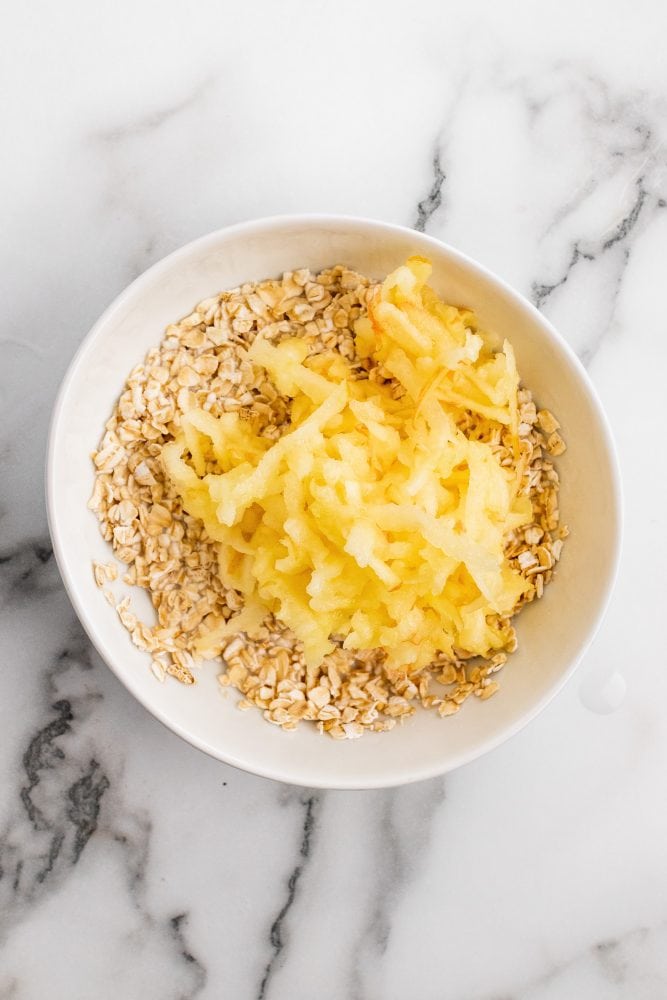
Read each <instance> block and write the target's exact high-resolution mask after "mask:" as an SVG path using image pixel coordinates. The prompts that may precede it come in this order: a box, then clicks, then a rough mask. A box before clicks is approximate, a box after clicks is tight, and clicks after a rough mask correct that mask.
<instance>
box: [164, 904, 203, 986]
mask: <svg viewBox="0 0 667 1000" xmlns="http://www.w3.org/2000/svg"><path fill="white" fill-rule="evenodd" d="M187 922H188V915H187V913H179V914H177V915H176V916H175V917H172V918H171V920H170V921H169V926H170V928H171V933H172V937H173V939H174V942H175V944H176V947H177V948H178V949H179V954H180V956H181V958H182V960H183V961H184V962H185V963H186V964H187V965H189V966H190V967H191V969H192V973H193V978H194V983H193V986H192V989H191V990H190V991H189V992H188V994H187V996H186V995H182V996H181V997H180V998H179V1000H192V998H194V997H196V996H197V994H198V993H201V991H202V990H203V989H204V987H205V986H206V980H207V979H208V974H207V972H206V969H205V967H204V966H203V965H202V963H201V962H200V961H199V959H198V958H196V957H195V955H193V953H192V951H191V950H190V947H189V945H188V944H187V941H186V939H185V927H186V926H187Z"/></svg>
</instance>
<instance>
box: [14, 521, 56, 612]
mask: <svg viewBox="0 0 667 1000" xmlns="http://www.w3.org/2000/svg"><path fill="white" fill-rule="evenodd" d="M61 587H62V584H61V582H60V576H59V574H58V571H57V569H56V567H55V560H54V559H53V549H52V548H51V542H50V541H49V539H47V538H32V539H28V540H27V541H24V542H22V543H21V544H20V545H16V546H14V547H13V548H11V549H6V550H5V551H3V552H0V608H1V607H3V606H4V605H6V604H8V603H9V602H10V601H11V600H15V599H17V600H20V601H23V600H26V599H28V598H30V597H31V596H33V595H35V594H41V593H48V592H50V591H53V590H60V589H61Z"/></svg>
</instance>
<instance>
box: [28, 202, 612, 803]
mask: <svg viewBox="0 0 667 1000" xmlns="http://www.w3.org/2000/svg"><path fill="white" fill-rule="evenodd" d="M294 225H301V226H304V227H306V228H310V227H312V228H317V227H324V226H327V225H331V226H337V227H340V226H345V225H350V226H357V227H358V226H361V227H366V228H368V229H369V230H375V231H376V232H377V233H385V234H391V233H397V234H401V235H403V236H406V235H408V236H411V237H413V238H415V239H418V240H419V241H420V242H421V243H422V245H424V244H425V245H426V246H428V245H431V246H432V247H433V248H434V249H435V250H437V251H438V252H439V253H440V252H442V251H443V250H444V251H445V252H446V253H447V254H448V255H449V256H450V257H451V258H452V259H453V260H455V261H456V262H457V263H459V264H461V265H462V266H463V267H464V268H467V269H469V270H470V271H472V272H473V273H476V274H478V275H479V276H480V277H481V278H483V279H484V280H485V281H486V282H487V283H488V284H489V285H490V286H492V287H494V289H495V290H496V291H497V293H498V294H499V295H500V296H501V297H504V298H505V299H506V300H509V301H511V302H512V303H513V304H514V305H516V306H517V307H519V308H520V309H523V310H527V311H528V314H529V315H532V318H533V320H534V321H535V322H536V323H537V324H538V325H539V326H540V328H541V330H542V332H543V333H544V334H545V335H546V336H547V337H548V338H549V340H550V341H551V342H552V344H553V345H555V347H556V348H557V349H558V350H559V351H561V352H562V353H563V354H564V355H565V356H566V358H567V360H568V361H569V362H570V364H571V366H572V367H573V368H574V370H575V372H576V373H577V375H578V377H579V379H580V381H581V383H582V385H583V387H584V389H585V391H586V393H587V395H588V397H589V399H590V402H591V404H592V406H593V408H594V409H595V411H596V414H597V417H598V420H599V424H600V430H601V442H602V444H603V445H604V448H605V452H606V459H607V463H608V466H609V471H610V477H611V482H612V487H613V495H612V497H611V498H610V500H611V510H612V515H613V517H614V537H613V542H614V552H613V560H612V564H611V568H610V571H609V573H608V576H607V580H606V582H605V586H604V590H603V592H602V595H601V598H600V601H599V607H598V610H597V613H596V615H595V616H594V617H593V618H592V619H591V621H590V623H589V625H588V628H587V629H586V633H585V636H584V639H583V640H582V642H581V644H580V646H579V649H578V651H577V654H576V655H575V656H574V657H572V659H571V661H570V663H569V664H568V667H567V669H566V670H564V671H563V672H562V674H561V675H559V677H558V679H557V680H556V681H555V682H554V683H553V684H552V685H551V687H549V688H548V689H547V690H546V691H545V693H544V694H543V695H542V696H541V698H539V699H538V700H537V701H536V702H535V703H534V704H533V705H532V706H531V708H530V709H528V710H527V711H525V712H524V713H523V714H522V715H521V716H520V717H519V718H518V719H517V720H515V721H514V722H513V723H512V724H511V725H508V726H506V727H505V728H504V729H503V730H501V731H500V732H499V733H496V734H494V735H491V736H489V737H487V738H486V739H482V740H480V741H479V742H478V743H477V744H475V746H474V747H473V748H472V749H470V750H468V751H462V752H460V753H458V754H457V755H456V756H454V757H453V759H451V760H450V761H447V762H446V763H443V764H437V763H436V764H428V765H423V766H419V765H418V764H415V765H413V766H412V768H411V772H410V774H409V775H408V776H405V775H399V776H396V775H392V774H391V773H389V774H387V775H386V777H384V776H383V777H382V778H381V779H377V778H374V779H373V780H372V781H369V780H367V779H361V780H358V781H355V780H354V776H351V777H348V778H346V779H345V780H344V781H340V780H336V779H335V777H333V778H332V777H329V776H326V775H325V776H323V777H322V779H320V780H312V779H310V783H309V785H308V786H307V787H313V788H322V789H327V788H329V789H350V790H352V789H359V790H361V789H368V788H390V787H396V786H398V785H403V784H411V783H413V782H416V781H424V780H427V779H428V778H434V777H437V776H440V775H443V774H446V773H448V772H450V771H452V770H455V769H456V768H458V767H461V766H463V765H464V764H468V763H471V762H472V761H473V760H477V758H479V757H481V756H483V755H484V754H486V753H488V752H489V751H490V750H493V749H495V748H496V747H498V746H500V745H501V744H503V743H505V742H506V741H507V740H509V739H511V738H512V737H513V736H515V735H516V734H517V733H518V732H520V731H521V730H523V729H524V728H525V727H526V726H528V725H529V724H530V723H531V722H533V720H534V719H535V718H537V716H538V715H539V714H540V713H541V712H543V711H544V709H545V708H546V707H547V705H548V704H549V703H550V702H551V701H552V700H553V699H554V698H555V697H556V695H557V694H558V693H559V692H560V691H561V690H562V689H563V687H564V686H565V684H566V683H567V682H568V681H569V680H570V679H571V677H572V676H573V674H574V672H575V670H576V669H577V667H578V666H579V665H580V663H581V661H582V659H583V657H584V656H585V654H586V652H587V651H588V649H589V648H590V646H591V643H592V642H593V640H594V638H595V636H596V635H597V632H598V630H599V628H600V625H601V624H602V620H603V618H604V616H605V614H606V611H607V608H608V606H609V602H610V599H611V596H612V593H613V590H614V586H615V583H616V580H617V577H618V572H619V565H620V559H621V550H622V537H623V488H622V479H621V472H620V464H619V459H618V452H617V449H616V444H615V441H614V438H613V435H612V431H611V426H610V423H609V420H608V418H607V415H606V413H605V411H604V408H603V406H602V402H601V400H600V397H599V395H598V392H597V389H596V388H595V386H594V384H593V382H592V380H591V378H590V376H589V374H588V372H587V371H586V369H585V367H584V365H583V364H582V362H581V360H580V359H579V357H578V356H577V354H576V353H575V352H574V350H573V349H572V348H571V347H570V345H569V344H568V343H567V341H566V340H565V339H564V338H563V337H562V336H561V334H560V333H558V331H557V330H556V328H555V327H554V326H553V325H552V324H551V322H550V321H549V320H548V319H547V318H546V317H545V316H543V315H542V313H541V312H539V310H538V309H537V308H536V307H535V306H534V305H533V304H532V303H531V302H530V301H529V300H528V299H527V298H526V297H525V296H523V295H522V294H521V293H520V292H518V291H516V290H515V289H514V288H512V286H511V285H509V284H508V283H507V282H506V281H505V280H504V279H503V278H500V277H499V276H498V275H496V274H495V273H494V272H492V271H491V270H489V269H488V268H487V267H485V266H484V265H483V264H480V263H478V261H476V260H474V259H473V258H472V257H469V256H468V255H467V254H464V253H462V252H461V251H460V250H457V249H456V248H455V247H452V246H451V245H450V244H448V243H445V242H444V241H443V240H439V239H437V238H436V237H434V236H430V235H428V234H426V233H422V232H418V231H417V230H414V229H411V228H410V227H408V226H401V225H397V224H395V223H389V222H383V221H382V220H380V219H372V218H367V217H364V216H355V215H346V214H332V213H295V214H278V215H269V216H263V217H261V218H258V219H252V220H248V221H245V222H239V223H235V224H233V225H229V226H223V227H222V228H220V229H216V230H214V231H212V232H210V233H206V234H205V235H203V236H199V237H197V238H195V239H194V240H190V241H189V242H188V243H185V244H184V245H183V246H181V247H179V248H177V249H176V250H173V251H172V252H171V253H169V254H167V255H166V256H165V257H162V258H161V259H160V260H158V261H156V263H154V264H152V265H151V266H150V267H149V268H147V269H146V270H145V271H143V272H142V273H141V274H139V275H138V276H137V277H136V278H135V279H133V281H131V282H130V283H129V284H128V285H127V286H126V287H125V288H124V289H123V290H122V291H121V292H120V293H119V294H118V295H117V296H116V297H115V298H114V299H113V300H112V301H111V302H110V303H109V305H108V306H107V307H106V309H105V310H104V311H103V312H102V314H101V315H100V317H99V318H98V319H97V320H96V322H95V323H94V324H93V326H92V327H91V328H90V330H89V331H88V333H87V334H86V335H85V337H84V338H83V340H82V341H81V343H80V344H79V346H78V348H77V350H76V351H75V353H74V355H73V357H72V359H71V361H70V363H69V365H68V367H67V370H66V372H65V375H64V376H63V378H62V381H61V383H60V387H59V389H58V393H57V395H56V399H55V402H54V405H53V409H52V412H51V418H50V425H49V432H48V443H47V451H46V463H45V493H46V513H47V522H48V528H49V533H50V536H51V542H52V545H53V552H54V555H55V559H56V563H57V566H58V569H59V572H60V575H61V578H62V581H63V584H64V587H65V590H66V593H67V595H68V597H69V600H70V602H71V604H72V606H73V608H74V611H75V613H76V615H77V617H78V619H79V621H80V623H81V625H82V627H83V628H84V630H85V632H86V634H87V635H88V638H89V639H90V641H91V643H92V644H93V646H94V648H95V649H96V650H97V652H98V654H99V655H100V657H101V658H102V660H103V661H104V663H105V665H106V666H107V667H108V668H109V669H110V670H111V671H112V672H113V673H114V674H115V676H116V677H117V678H118V680H119V681H120V682H121V683H122V684H123V686H124V687H125V688H127V690H128V691H129V692H130V694H131V695H132V696H133V697H134V698H136V700H137V701H138V702H139V703H140V704H141V705H142V706H143V707H144V708H145V709H146V710H147V711H148V712H150V714H151V715H152V716H153V717H154V718H155V719H157V720H158V721H159V722H161V723H162V724H163V725H164V726H166V728H167V729H169V730H170V731H171V732H173V733H175V734H176V735H177V736H180V737H181V738H182V739H183V740H185V741H186V742H187V743H189V744H190V745H191V746H193V747H195V748H196V749H197V750H200V751H201V752H202V753H205V754H207V755H208V756H210V757H213V758H215V759H217V760H220V761H222V762H223V763H225V764H230V765H232V766H233V767H236V768H239V769H240V770H242V771H246V772H248V773H250V774H255V775H258V776H260V777H264V778H270V779H272V780H275V781H281V782H284V783H286V784H291V785H297V786H299V787H305V786H303V782H302V781H300V779H299V776H298V775H296V774H293V773H290V772H287V773H286V772H284V771H282V770H281V768H280V767H279V766H277V767H276V766H273V765H272V764H271V763H270V762H267V763H266V765H265V766H251V765H249V764H248V763H246V762H245V761H244V760H243V759H240V758H239V757H237V756H235V754H234V753H231V752H228V751H221V750H220V749H219V748H218V747H216V746H213V745H211V744H210V743H208V742H207V741H206V740H205V739H202V738H200V737H198V736H197V735H196V734H195V733H193V732H191V731H190V730H189V729H187V728H185V727H184V726H182V725H181V724H180V723H179V722H178V721H176V720H174V719H173V718H170V717H169V716H168V714H167V713H166V712H164V711H162V710H161V709H160V708H158V707H157V706H156V705H154V704H153V703H152V702H151V700H150V698H148V697H146V696H145V695H144V693H143V692H142V691H141V690H140V688H139V686H138V685H135V684H134V683H133V680H132V677H131V676H130V675H128V674H123V673H122V672H121V671H120V670H119V669H117V666H116V663H115V656H114V654H113V652H112V650H110V649H108V648H107V646H106V643H105V642H104V641H103V640H102V639H101V638H100V637H99V636H98V635H97V634H96V629H95V627H94V624H93V621H92V619H90V618H89V616H88V611H87V606H86V602H85V601H84V600H83V599H81V598H80V596H79V592H78V589H77V586H76V583H75V580H74V577H73V574H71V573H70V568H69V565H68V558H67V552H66V545H65V543H64V540H63V537H62V534H61V531H60V526H59V524H58V520H57V517H56V513H55V511H56V493H57V490H58V483H57V482H56V475H55V473H56V469H55V467H56V455H57V452H58V441H59V431H60V423H61V419H62V416H63V412H64V408H65V402H66V400H67V396H68V392H69V388H70V385H71V383H72V381H73V379H74V377H75V375H76V373H77V371H78V369H79V366H80V365H81V364H82V363H83V362H84V360H85V356H86V354H87V353H88V351H89V350H90V348H91V347H92V345H93V343H94V342H95V341H96V340H97V338H98V336H99V335H100V332H101V331H102V330H103V328H104V327H105V326H106V325H107V324H108V323H109V321H110V320H112V319H113V317H114V314H115V313H116V312H118V311H120V310H121V309H122V308H123V307H124V305H125V304H126V302H127V301H128V299H131V298H132V297H133V296H135V295H136V294H137V293H141V291H142V289H143V287H144V286H145V285H148V284H150V283H151V282H152V281H153V279H154V278H156V277H158V276H159V275H160V273H161V272H163V271H164V272H166V271H169V270H170V269H171V268H172V267H173V266H174V264H177V263H178V261H179V259H181V258H184V259H185V258H187V257H188V256H190V255H191V254H192V253H193V251H198V250H199V251H201V250H206V249H207V248H208V247H211V248H214V247H215V246H216V245H217V243H218V242H219V241H220V239H221V238H223V237H224V238H225V239H229V238H230V237H232V238H233V237H234V236H237V235H238V236H246V235H253V234H263V233H266V232H270V231H272V230H276V229H281V228H283V227H285V226H294Z"/></svg>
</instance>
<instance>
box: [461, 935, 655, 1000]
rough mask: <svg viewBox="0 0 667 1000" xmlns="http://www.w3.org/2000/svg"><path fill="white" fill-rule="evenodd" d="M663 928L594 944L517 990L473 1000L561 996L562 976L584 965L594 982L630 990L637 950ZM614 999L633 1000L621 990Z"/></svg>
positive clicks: (516, 999)
mask: <svg viewBox="0 0 667 1000" xmlns="http://www.w3.org/2000/svg"><path fill="white" fill-rule="evenodd" d="M665 926H666V925H665V923H664V922H661V923H659V924H658V925H654V926H653V927H652V928H648V927H637V928H633V929H632V930H629V931H627V932H626V933H625V934H621V935H620V936H619V937H615V938H608V939H604V940H602V941H596V942H594V943H593V944H591V945H590V946H588V947H587V948H584V949H583V950H582V951H580V952H578V953H577V954H576V955H574V956H572V957H571V958H567V959H565V960H563V961H561V962H558V963H556V964H555V965H553V966H552V968H550V969H548V970H547V971H546V972H544V973H543V974H542V975H539V976H536V977H535V978H534V979H532V980H530V981H529V982H528V983H526V984H525V985H524V986H521V987H519V988H518V989H516V990H512V991H510V992H503V993H486V994H484V996H483V997H482V996H480V995H477V996H476V998H475V1000H541V997H545V998H547V997H553V996H556V995H558V996H560V995H561V994H560V992H558V993H557V992H555V991H557V990H558V989H559V988H558V985H557V984H558V981H559V980H560V979H561V978H562V977H564V976H568V977H569V976H571V974H572V972H573V970H575V969H577V968H578V967H581V966H583V965H585V964H586V963H590V964H592V966H593V969H592V970H591V972H592V975H593V976H595V977H596V978H602V980H603V982H604V983H605V984H607V985H608V986H610V987H629V988H630V989H632V988H633V985H635V984H636V980H635V979H634V977H635V976H636V973H637V969H638V964H637V961H636V954H635V952H636V949H637V947H638V946H641V945H644V944H646V943H647V941H648V939H649V937H650V936H651V935H652V934H653V935H655V934H656V933H660V932H662V931H663V930H664V928H665ZM628 951H630V955H628ZM639 968H641V966H639ZM656 985H657V984H656ZM597 995H598V994H597V993H596V996H597ZM607 995H609V996H611V994H607V993H605V996H607ZM613 995H614V996H615V997H619V998H620V996H624V997H625V996H632V995H633V994H629V993H626V992H625V990H624V991H623V993H622V994H621V993H617V992H616V991H614V994H613ZM644 995H646V996H648V994H647V993H646V994H645V993H643V992H642V996H644ZM653 995H654V996H655V997H656V998H657V997H658V996H660V997H662V996H663V993H662V992H660V993H657V992H656V993H655V994H653Z"/></svg>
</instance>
